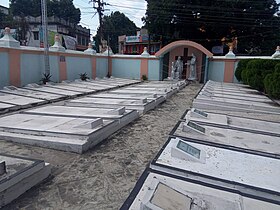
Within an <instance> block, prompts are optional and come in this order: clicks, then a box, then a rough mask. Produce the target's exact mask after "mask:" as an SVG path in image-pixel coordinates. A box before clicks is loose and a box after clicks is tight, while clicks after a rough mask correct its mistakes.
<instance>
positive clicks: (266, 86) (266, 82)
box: [263, 74, 273, 96]
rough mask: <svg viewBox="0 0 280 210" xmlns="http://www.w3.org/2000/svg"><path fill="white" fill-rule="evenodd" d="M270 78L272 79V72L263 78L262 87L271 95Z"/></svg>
mask: <svg viewBox="0 0 280 210" xmlns="http://www.w3.org/2000/svg"><path fill="white" fill-rule="evenodd" d="M272 79H273V74H268V75H266V77H265V78H264V82H263V83H264V89H265V92H266V93H267V94H268V95H269V96H271V95H272Z"/></svg>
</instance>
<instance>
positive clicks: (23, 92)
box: [0, 88, 63, 101]
mask: <svg viewBox="0 0 280 210" xmlns="http://www.w3.org/2000/svg"><path fill="white" fill-rule="evenodd" d="M0 92H2V93H7V94H13V95H18V96H25V97H29V98H36V99H41V100H46V101H57V100H60V99H63V96H61V95H57V94H54V93H45V92H38V91H33V90H27V89H23V88H16V89H15V90H9V89H3V90H0Z"/></svg>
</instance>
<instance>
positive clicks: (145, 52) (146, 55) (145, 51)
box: [141, 47, 150, 57]
mask: <svg viewBox="0 0 280 210" xmlns="http://www.w3.org/2000/svg"><path fill="white" fill-rule="evenodd" d="M141 56H143V57H149V56H150V54H149V53H148V51H147V47H144V50H143V53H142V54H141Z"/></svg>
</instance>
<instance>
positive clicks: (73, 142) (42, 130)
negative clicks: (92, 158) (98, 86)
mask: <svg viewBox="0 0 280 210" xmlns="http://www.w3.org/2000/svg"><path fill="white" fill-rule="evenodd" d="M118 126H119V122H118V121H112V120H102V119H100V118H92V119H83V118H74V117H56V116H40V115H31V114H14V115H10V116H6V117H2V118H0V139H1V140H7V141H12V142H18V143H21V144H29V145H34V146H40V147H46V148H52V149H57V150H63V151H70V152H76V153H83V152H84V151H86V150H88V149H89V148H91V147H93V146H95V145H96V144H98V143H99V142H101V141H102V140H104V139H106V138H107V137H108V136H110V135H111V134H112V133H114V132H115V131H116V130H118V128H119V127H118Z"/></svg>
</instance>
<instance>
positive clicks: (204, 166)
mask: <svg viewBox="0 0 280 210" xmlns="http://www.w3.org/2000/svg"><path fill="white" fill-rule="evenodd" d="M179 141H182V140H181V139H178V138H176V139H175V138H171V139H170V141H169V142H168V144H167V145H166V146H165V147H164V148H163V150H162V151H160V153H159V154H158V155H157V158H156V159H155V160H154V161H153V162H152V164H151V168H152V169H155V170H160V171H164V172H167V173H171V174H175V175H176V174H177V175H179V176H183V177H188V178H190V179H194V180H201V181H202V180H204V181H207V182H209V183H211V184H215V185H217V186H223V187H226V186H227V187H229V188H231V189H236V190H240V191H241V192H246V193H249V191H250V193H254V192H255V193H256V194H257V195H259V196H264V197H266V196H268V195H271V196H274V195H275V196H278V199H279V196H280V193H279V191H280V190H279V189H280V179H279V176H280V170H279V168H280V159H275V158H268V157H264V156H259V155H253V154H248V153H244V152H238V151H234V150H229V149H222V148H218V147H214V146H208V145H203V144H198V143H193V142H189V141H184V142H185V143H187V144H189V145H191V146H192V147H194V148H196V149H197V150H199V151H201V152H202V151H203V152H205V153H206V160H205V162H199V161H190V160H185V159H181V158H177V157H174V156H172V148H173V147H176V146H177V144H178V142H179ZM200 158H201V156H200ZM278 201H279V200H278Z"/></svg>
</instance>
